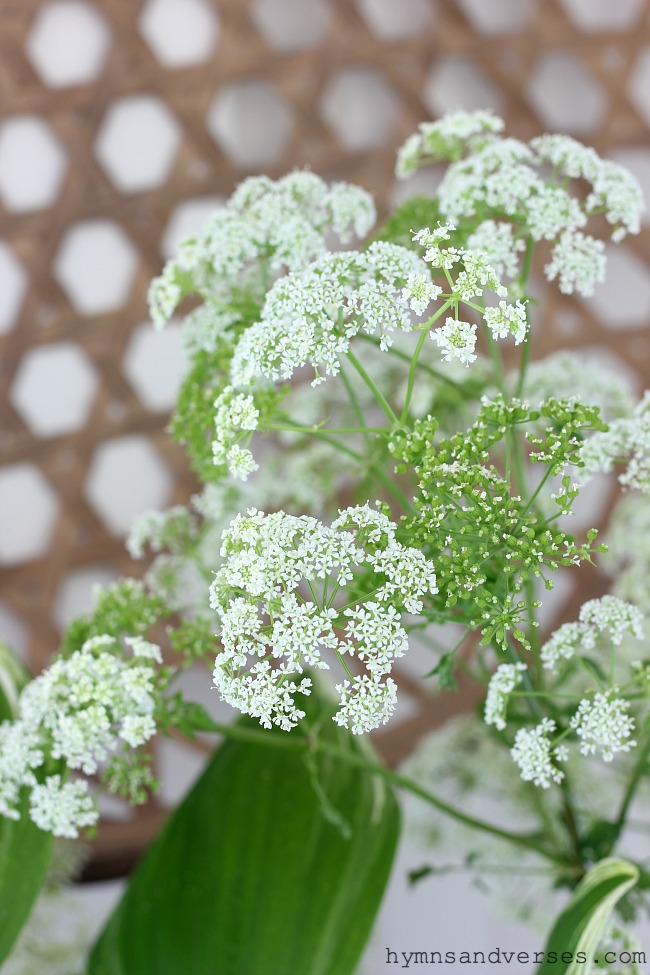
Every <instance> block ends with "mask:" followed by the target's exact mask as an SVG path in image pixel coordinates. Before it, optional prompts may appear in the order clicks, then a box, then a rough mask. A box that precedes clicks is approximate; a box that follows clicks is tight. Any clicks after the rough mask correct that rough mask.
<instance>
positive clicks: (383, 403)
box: [347, 352, 399, 426]
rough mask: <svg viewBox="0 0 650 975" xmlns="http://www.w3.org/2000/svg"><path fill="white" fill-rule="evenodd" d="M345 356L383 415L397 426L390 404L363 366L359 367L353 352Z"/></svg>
mask: <svg viewBox="0 0 650 975" xmlns="http://www.w3.org/2000/svg"><path fill="white" fill-rule="evenodd" d="M347 356H348V359H349V361H350V362H351V363H352V365H353V366H354V368H355V369H356V370H357V372H358V373H359V375H360V376H361V378H362V379H363V381H364V383H365V384H366V386H367V387H368V389H369V390H370V392H371V393H372V395H373V396H374V397H375V399H376V400H377V402H378V403H379V405H380V406H381V408H382V410H383V411H384V413H385V414H386V416H387V417H388V419H389V420H390V421H391V423H392V424H393V425H394V426H399V419H398V417H397V415H396V414H395V413H394V412H393V410H392V409H391V406H390V403H389V402H388V400H387V399H386V397H385V396H384V394H383V393H382V391H381V390H380V389H379V388H378V387H377V386H376V385H375V383H374V381H373V380H372V378H371V377H370V376H369V375H368V373H367V372H366V370H365V369H364V368H363V366H362V365H361V363H360V362H359V360H358V359H357V357H356V356H355V354H354V353H353V352H348V353H347Z"/></svg>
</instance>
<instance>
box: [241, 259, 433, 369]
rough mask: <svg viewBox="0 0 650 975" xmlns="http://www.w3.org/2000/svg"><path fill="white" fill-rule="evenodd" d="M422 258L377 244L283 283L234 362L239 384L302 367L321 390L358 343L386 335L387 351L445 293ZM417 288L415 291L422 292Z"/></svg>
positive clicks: (273, 292)
mask: <svg viewBox="0 0 650 975" xmlns="http://www.w3.org/2000/svg"><path fill="white" fill-rule="evenodd" d="M428 277H429V276H428V273H427V269H426V266H425V265H424V264H423V263H422V260H421V259H420V258H419V257H418V256H417V255H416V254H414V253H413V252H412V251H410V250H407V249H406V248H404V247H399V246H398V245H396V244H388V243H383V242H377V243H374V244H371V245H370V247H369V248H368V249H367V250H366V251H363V252H359V251H349V252H345V253H338V254H328V255H326V256H325V257H323V258H321V259H320V260H318V261H316V262H314V263H313V264H311V265H310V266H309V267H308V268H307V269H306V270H305V271H303V272H302V273H300V274H290V275H288V276H287V277H284V278H280V279H279V280H278V281H277V282H276V283H275V285H274V286H273V287H272V288H271V290H270V291H269V293H268V295H267V298H266V301H265V304H264V308H263V310H262V315H261V318H260V320H259V321H258V322H256V323H255V324H253V325H252V326H251V327H250V328H248V329H247V330H246V332H245V333H244V335H243V336H242V338H241V339H240V340H239V343H238V345H237V347H236V349H235V352H234V355H233V360H232V371H231V376H232V382H233V384H234V385H235V386H248V385H249V384H250V383H251V382H253V381H254V380H255V379H258V378H260V377H264V378H266V379H271V380H273V381H276V380H279V379H289V378H290V377H291V376H292V375H293V373H294V372H295V371H296V370H297V369H299V368H300V367H301V366H305V365H307V364H310V365H311V366H312V367H313V368H314V371H315V372H316V378H315V379H314V383H313V385H317V384H318V383H320V382H323V380H324V379H325V376H326V375H330V376H335V375H336V374H337V373H338V372H339V369H340V360H341V359H342V357H343V356H344V355H345V354H346V353H347V352H348V350H349V347H350V340H351V339H352V338H353V337H354V336H355V335H357V334H358V333H359V332H361V331H363V332H365V333H367V334H369V335H378V336H379V339H380V343H381V347H382V348H383V349H386V348H388V347H389V346H390V345H391V343H392V333H394V332H396V331H406V332H409V331H411V330H412V329H413V328H414V327H415V326H414V322H413V316H412V314H411V308H413V306H414V303H415V310H416V311H417V313H418V314H422V313H423V311H424V310H425V309H426V307H427V305H428V304H429V302H430V301H431V299H432V298H433V297H435V296H436V295H437V294H439V293H440V289H439V288H436V287H434V286H433V285H431V284H430V283H429V284H428V285H427V279H428ZM414 289H415V290H414Z"/></svg>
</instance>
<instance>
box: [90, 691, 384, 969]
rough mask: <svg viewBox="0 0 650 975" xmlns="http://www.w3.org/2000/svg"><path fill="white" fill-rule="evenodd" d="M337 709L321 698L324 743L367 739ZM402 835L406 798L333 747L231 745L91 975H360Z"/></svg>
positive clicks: (177, 821) (131, 897) (101, 947)
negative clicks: (401, 802)
mask: <svg viewBox="0 0 650 975" xmlns="http://www.w3.org/2000/svg"><path fill="white" fill-rule="evenodd" d="M314 708H317V709H318V711H317V712H316V711H315V710H314ZM331 714H332V710H331V707H330V706H329V704H325V703H323V701H320V702H317V701H315V700H314V696H312V698H310V700H309V705H308V719H310V720H311V721H312V723H314V722H316V723H319V724H320V730H319V734H320V735H321V736H322V737H323V738H324V739H325V740H327V741H328V742H329V743H335V744H336V745H337V747H339V748H341V749H343V750H345V751H350V750H351V751H352V752H353V753H355V754H356V755H358V754H359V752H360V751H361V750H364V749H366V748H368V746H367V745H366V744H365V743H364V742H363V741H362V740H360V739H358V738H354V737H353V736H352V735H350V734H349V733H348V732H346V731H344V730H342V729H340V728H338V727H337V726H336V725H335V724H334V723H333V722H332V721H331ZM240 727H244V728H248V727H257V728H259V726H257V725H252V724H251V723H250V722H249V721H247V720H246V721H242V722H240ZM296 733H297V732H294V734H296ZM267 734H268V737H269V738H273V739H274V740H276V741H277V736H283V737H284V738H285V739H286V737H287V734H286V732H282V731H277V730H273V731H269V732H268V733H267ZM398 832H399V812H398V807H397V803H396V800H395V798H394V796H393V794H392V792H391V791H390V789H389V788H388V787H387V786H386V784H385V783H384V782H383V781H382V780H381V779H380V778H378V777H377V776H376V775H375V776H373V775H371V774H370V773H368V772H366V771H364V770H362V769H359V768H355V767H351V766H350V765H349V764H347V763H346V762H345V761H343V760H341V758H340V757H337V756H335V755H333V754H323V753H318V752H316V753H312V757H311V761H310V762H308V761H306V753H305V752H304V751H295V750H293V749H287V748H281V747H274V746H273V745H271V746H269V745H267V744H266V743H262V744H260V743H257V742H255V743H251V742H248V741H246V742H244V741H233V740H229V741H227V742H226V743H225V744H224V745H223V746H222V747H221V748H220V749H219V750H218V751H217V752H216V753H215V755H214V756H213V758H212V760H211V761H210V763H209V765H208V767H207V768H206V770H205V772H204V774H203V776H202V777H201V779H200V780H199V782H198V783H197V784H196V786H195V787H194V788H193V789H192V791H191V792H190V793H189V795H188V796H187V797H186V799H185V800H184V802H183V803H182V805H181V806H179V808H178V809H177V810H176V812H175V813H174V814H173V815H172V817H171V818H170V820H169V821H168V823H167V824H166V826H165V828H164V829H163V831H162V833H161V835H160V836H159V837H158V839H157V840H156V841H155V843H154V844H153V846H152V847H151V849H150V850H149V852H148V853H147V855H146V857H145V858H144V860H143V861H142V863H141V864H140V866H139V868H138V870H137V872H136V874H135V875H134V877H133V879H132V881H131V883H130V885H129V887H128V889H127V891H126V893H125V895H124V898H123V900H122V901H121V903H120V904H119V905H118V908H117V910H116V912H115V914H114V915H113V917H112V918H111V920H110V921H109V924H108V926H107V928H106V929H105V931H104V932H103V934H102V936H101V937H100V939H99V941H98V943H97V945H96V946H95V950H94V951H93V954H92V956H91V960H90V966H89V975H144V973H146V975H179V973H181V972H182V973H183V975H290V973H296V975H298V973H300V975H350V973H352V972H353V971H354V969H355V967H356V964H357V962H358V960H359V957H360V955H361V953H362V951H363V948H364V945H365V943H366V941H367V938H368V935H369V934H370V929H371V927H372V924H373V921H374V918H375V915H376V913H377V909H378V907H379V903H380V901H381V897H382V894H383V891H384V887H385V884H386V881H387V879H388V875H389V872H390V867H391V864H392V860H393V855H394V852H395V846H396V842H397V837H398Z"/></svg>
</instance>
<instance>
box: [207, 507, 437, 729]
mask: <svg viewBox="0 0 650 975" xmlns="http://www.w3.org/2000/svg"><path fill="white" fill-rule="evenodd" d="M222 555H223V557H224V560H225V561H224V564H223V566H222V567H221V568H220V569H219V571H218V572H217V573H216V576H215V580H214V583H213V584H212V586H211V589H210V594H211V605H212V606H213V608H214V609H216V611H217V612H218V613H219V615H220V617H221V642H222V646H223V650H222V652H221V653H220V654H219V655H218V656H217V659H216V662H215V669H214V682H215V684H216V686H217V687H218V688H219V690H220V692H221V695H222V697H223V698H224V699H225V700H226V701H227V702H228V703H229V704H231V705H232V706H233V707H236V708H238V709H239V710H241V711H242V712H243V713H245V714H250V715H252V716H253V717H256V718H259V720H260V723H261V724H263V725H264V726H265V727H270V726H271V725H273V724H276V725H278V726H279V727H281V728H283V729H285V730H290V729H291V728H292V727H294V726H295V725H296V724H297V722H298V721H299V720H300V718H302V717H304V712H303V711H301V710H300V708H299V706H298V705H297V703H296V701H295V696H296V695H297V694H308V693H309V692H310V689H311V679H310V678H309V677H301V675H302V673H303V671H304V670H305V668H315V669H329V666H330V665H329V663H328V662H327V659H325V657H324V656H323V654H324V653H327V652H329V654H330V655H332V654H334V655H336V656H338V657H339V660H340V661H341V663H342V664H343V666H344V667H345V668H346V671H347V673H348V679H347V680H346V681H344V682H343V683H342V684H340V685H339V686H338V690H339V693H340V694H341V709H340V710H339V711H338V713H337V715H336V717H335V720H336V721H337V722H338V723H339V724H341V725H343V726H344V727H351V728H352V730H353V731H354V732H355V733H360V732H362V731H369V730H371V729H372V728H375V727H377V725H379V724H381V723H383V722H384V721H386V720H387V719H388V717H389V716H390V714H391V713H392V711H393V709H394V705H395V687H394V684H393V682H392V681H391V680H390V679H386V678H387V675H388V674H389V673H390V671H391V668H392V664H393V660H394V659H395V658H396V657H401V656H402V655H403V654H404V653H405V652H406V649H407V646H408V641H407V637H406V632H405V631H404V629H403V627H402V625H401V622H400V607H402V608H403V609H404V610H406V611H407V612H410V613H419V612H420V611H421V610H422V606H423V600H424V599H425V598H426V596H427V595H428V594H430V593H435V592H436V591H437V590H436V577H435V571H434V569H433V566H432V565H431V564H430V563H429V562H427V560H426V559H425V558H424V557H423V556H422V555H421V553H420V552H419V551H416V550H415V549H411V548H408V547H406V546H404V545H402V544H400V543H399V542H398V541H397V540H396V538H395V526H394V525H393V523H392V522H391V521H390V519H389V518H388V517H387V516H386V515H385V514H383V512H381V511H380V510H375V509H372V508H370V507H368V506H367V505H363V506H360V507H356V508H348V509H346V510H344V511H342V512H341V513H340V514H339V517H338V518H337V519H336V520H335V521H334V522H333V523H332V525H331V526H329V527H328V526H326V525H323V524H322V523H320V522H319V521H317V520H316V519H315V518H310V517H307V516H302V517H295V516H291V515H287V514H285V513H284V512H282V511H280V512H277V513H276V514H270V515H266V514H264V513H263V512H260V511H257V510H256V509H254V508H253V509H250V510H249V511H248V513H247V514H246V515H238V516H237V517H236V518H235V520H234V521H233V522H232V524H231V525H230V527H229V528H228V529H226V531H224V533H223V546H222ZM363 568H366V569H367V568H370V569H371V570H372V571H373V572H374V573H375V574H376V576H377V584H376V587H375V589H374V590H373V592H372V593H371V594H370V596H366V597H364V596H361V595H359V596H358V597H357V598H356V600H354V602H353V604H349V603H348V605H347V606H345V605H344V606H342V607H341V608H340V609H338V608H337V603H338V604H339V605H340V599H339V600H337V593H338V591H339V589H341V588H342V587H344V586H345V587H347V588H348V590H349V591H351V592H354V579H355V576H356V573H357V571H358V570H359V569H363ZM345 656H347V657H356V658H357V659H358V660H359V661H360V662H361V664H362V665H363V667H364V671H365V673H363V674H361V675H360V676H357V677H355V676H353V675H352V674H351V673H350V671H349V669H348V667H347V664H344V663H343V661H344V657H345Z"/></svg>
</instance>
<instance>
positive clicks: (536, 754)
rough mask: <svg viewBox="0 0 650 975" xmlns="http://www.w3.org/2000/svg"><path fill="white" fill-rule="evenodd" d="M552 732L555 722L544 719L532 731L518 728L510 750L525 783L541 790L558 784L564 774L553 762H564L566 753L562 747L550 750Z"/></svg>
mask: <svg viewBox="0 0 650 975" xmlns="http://www.w3.org/2000/svg"><path fill="white" fill-rule="evenodd" d="M554 731H555V722H554V721H552V720H551V719H550V718H543V719H542V720H541V721H540V723H539V724H538V725H536V726H535V727H534V728H520V729H519V731H518V732H517V734H516V735H515V743H514V745H513V747H512V748H511V749H510V754H511V755H512V758H513V759H514V761H515V763H516V764H517V765H518V766H519V771H520V774H521V777H522V779H523V780H524V782H532V783H533V784H534V785H538V786H540V787H541V788H542V789H548V788H549V787H550V785H551V782H561V781H562V779H563V778H564V772H562V771H561V770H560V769H559V768H557V766H556V765H555V762H560V761H565V760H566V757H567V755H566V750H565V749H564V748H563V747H562V746H560V747H559V748H555V749H553V747H552V742H551V741H550V739H549V735H552V734H553V732H554Z"/></svg>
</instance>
